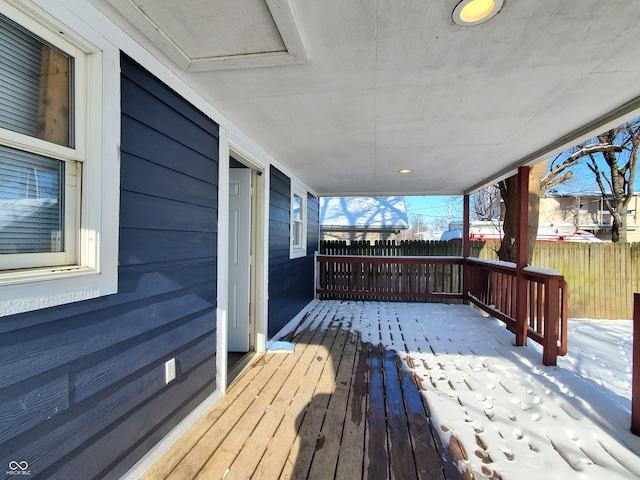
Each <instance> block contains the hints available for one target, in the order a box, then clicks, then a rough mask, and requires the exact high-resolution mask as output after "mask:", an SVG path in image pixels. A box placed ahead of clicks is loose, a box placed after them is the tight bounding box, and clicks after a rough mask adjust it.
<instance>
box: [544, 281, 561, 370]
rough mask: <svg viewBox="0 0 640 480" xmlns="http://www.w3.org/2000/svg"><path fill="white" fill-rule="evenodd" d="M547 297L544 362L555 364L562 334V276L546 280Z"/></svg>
mask: <svg viewBox="0 0 640 480" xmlns="http://www.w3.org/2000/svg"><path fill="white" fill-rule="evenodd" d="M545 299H546V301H545V306H544V340H543V345H542V363H543V365H547V366H555V365H556V364H557V363H558V335H559V334H560V277H551V278H549V279H548V280H547V281H546V282H545Z"/></svg>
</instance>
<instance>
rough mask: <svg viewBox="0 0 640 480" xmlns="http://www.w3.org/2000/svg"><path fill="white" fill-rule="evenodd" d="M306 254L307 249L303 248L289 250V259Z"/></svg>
mask: <svg viewBox="0 0 640 480" xmlns="http://www.w3.org/2000/svg"><path fill="white" fill-rule="evenodd" d="M306 256H307V251H306V250H305V249H296V250H291V251H290V252H289V259H291V260H293V259H294V258H302V257H306Z"/></svg>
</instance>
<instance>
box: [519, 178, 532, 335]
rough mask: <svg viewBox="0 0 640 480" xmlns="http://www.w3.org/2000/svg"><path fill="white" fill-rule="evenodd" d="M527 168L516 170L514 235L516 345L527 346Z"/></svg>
mask: <svg viewBox="0 0 640 480" xmlns="http://www.w3.org/2000/svg"><path fill="white" fill-rule="evenodd" d="M529 170H530V168H529V167H520V168H518V231H517V233H516V345H518V346H524V345H526V344H527V323H528V322H527V282H526V280H525V278H524V274H523V269H524V267H526V266H527V260H528V251H529V240H528V230H529Z"/></svg>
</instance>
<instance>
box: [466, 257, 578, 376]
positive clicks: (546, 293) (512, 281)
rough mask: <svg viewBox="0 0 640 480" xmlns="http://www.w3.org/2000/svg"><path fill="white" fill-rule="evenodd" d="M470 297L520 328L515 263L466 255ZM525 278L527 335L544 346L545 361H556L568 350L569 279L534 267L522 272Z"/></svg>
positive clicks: (503, 319)
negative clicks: (467, 256) (566, 279)
mask: <svg viewBox="0 0 640 480" xmlns="http://www.w3.org/2000/svg"><path fill="white" fill-rule="evenodd" d="M465 269H466V272H467V275H468V277H467V278H468V280H467V281H468V292H467V294H468V300H469V301H470V302H472V303H474V304H475V305H477V306H478V307H479V308H481V309H482V310H484V311H486V312H487V313H489V314H490V315H492V316H493V317H495V318H498V319H500V320H502V321H503V322H505V323H506V324H507V327H508V328H509V329H510V330H511V331H513V332H515V331H516V330H517V328H518V321H517V318H518V315H517V294H516V288H517V281H518V279H517V277H518V271H517V269H516V268H515V266H514V265H513V264H508V263H505V262H492V261H486V260H479V259H473V258H467V262H466V264H465ZM521 275H522V277H523V278H522V279H523V281H525V282H526V290H525V291H526V299H525V303H524V306H525V308H526V312H525V320H526V332H527V337H528V338H530V339H531V340H533V341H534V342H537V343H539V344H540V345H542V347H543V351H544V353H543V363H544V364H545V365H555V364H556V357H557V356H558V355H566V354H567V326H568V325H567V290H568V288H567V282H565V280H564V278H563V277H562V276H561V275H559V274H557V273H555V272H551V271H548V270H546V271H544V270H540V269H535V268H531V267H527V268H525V269H524V270H523V271H522V272H521Z"/></svg>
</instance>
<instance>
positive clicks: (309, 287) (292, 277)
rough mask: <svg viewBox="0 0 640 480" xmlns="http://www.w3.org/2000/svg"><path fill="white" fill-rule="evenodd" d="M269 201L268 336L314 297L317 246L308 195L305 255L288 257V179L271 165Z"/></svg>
mask: <svg viewBox="0 0 640 480" xmlns="http://www.w3.org/2000/svg"><path fill="white" fill-rule="evenodd" d="M270 184H271V186H270V201H269V332H268V333H269V338H271V337H273V336H274V335H275V334H276V333H278V331H279V330H280V329H281V328H282V327H284V326H285V325H286V324H287V323H288V322H289V321H290V320H291V319H292V318H293V317H295V316H296V315H297V314H298V313H299V312H300V310H302V309H303V308H304V307H305V305H307V304H308V303H309V302H310V301H311V300H312V299H313V295H314V292H313V288H314V285H313V261H314V258H313V254H314V252H315V251H316V250H317V249H318V238H319V234H320V229H319V206H318V199H317V198H316V197H314V196H313V195H310V194H308V195H307V256H306V257H302V258H295V259H289V235H290V227H289V222H290V221H291V180H290V179H289V177H287V176H286V175H285V174H284V173H282V172H281V171H280V170H278V169H277V168H274V167H271V178H270Z"/></svg>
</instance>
